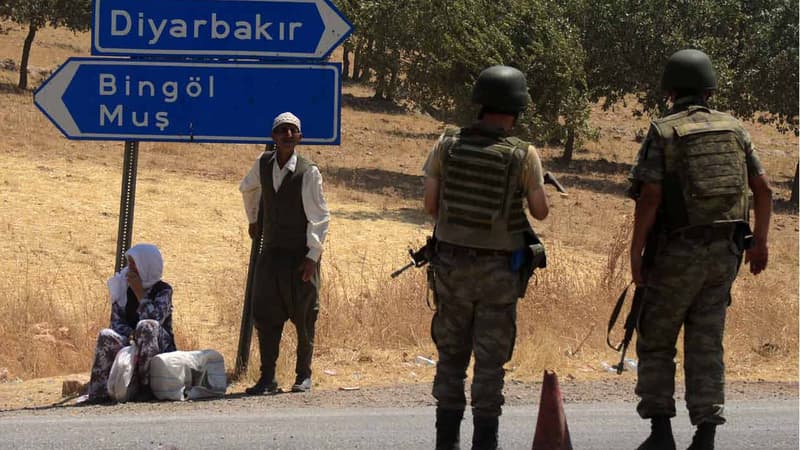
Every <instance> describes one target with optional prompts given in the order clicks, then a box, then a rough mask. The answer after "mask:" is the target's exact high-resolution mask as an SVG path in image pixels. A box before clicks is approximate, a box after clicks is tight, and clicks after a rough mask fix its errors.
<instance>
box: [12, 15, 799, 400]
mask: <svg viewBox="0 0 800 450" xmlns="http://www.w3.org/2000/svg"><path fill="white" fill-rule="evenodd" d="M4 25H5V24H4ZM21 42H22V31H21V29H19V28H18V27H17V28H13V27H12V29H11V31H10V32H9V33H8V34H7V35H0V59H3V58H12V59H15V60H18V58H19V56H18V45H17V44H20V43H21ZM75 49H78V50H75ZM87 49H88V35H86V34H83V35H77V36H76V35H73V34H72V33H69V32H64V31H62V30H46V31H45V32H44V33H42V34H40V35H37V41H36V43H35V46H34V51H33V53H32V55H31V57H32V64H33V65H34V66H36V67H43V68H53V67H54V66H55V64H56V63H58V62H61V61H63V60H64V59H65V58H66V57H67V56H72V55H77V54H86V52H87ZM16 76H17V73H16V72H11V71H3V70H0V87H2V89H0V135H2V136H3V140H2V141H0V234H1V235H2V239H0V273H1V274H2V275H3V276H2V278H0V342H3V343H4V345H3V346H2V347H0V377H2V376H3V375H2V373H3V369H6V370H7V371H8V373H9V375H8V377H9V378H10V379H15V378H21V379H29V378H33V377H40V376H52V375H56V374H66V373H74V372H81V373H86V372H87V371H88V368H89V365H90V364H91V357H92V348H93V346H94V340H95V337H96V333H97V331H98V330H99V329H100V328H102V327H105V326H107V322H108V301H107V298H106V292H105V280H106V279H107V278H108V277H109V276H110V275H111V269H112V267H113V259H114V251H115V246H116V231H117V220H118V218H117V213H118V204H119V190H120V186H119V185H120V180H121V165H122V153H123V144H122V143H117V142H111V143H109V142H77V141H68V140H66V139H64V138H63V137H61V136H60V134H59V133H58V131H57V130H56V129H55V128H54V127H53V126H52V125H51V124H50V123H49V122H48V121H47V120H46V119H45V118H44V117H43V115H42V114H41V113H39V111H38V110H36V108H35V107H34V106H33V105H32V101H31V93H30V92H29V91H26V92H19V91H17V90H15V89H13V88H12V87H10V86H11V84H12V83H14V82H15V81H16ZM344 94H345V98H344V101H343V104H344V109H343V119H342V128H343V142H342V145H341V146H338V147H315V148H308V147H307V148H302V149H301V152H305V153H306V154H307V155H310V156H311V157H312V158H313V159H314V160H315V161H317V162H318V163H319V165H320V167H321V170H322V173H323V177H324V178H325V183H326V195H327V197H328V202H329V205H330V207H331V212H332V222H331V228H330V233H329V236H328V240H327V242H326V248H325V256H324V260H323V290H322V293H321V305H322V309H321V312H320V318H319V321H318V334H317V348H316V352H315V362H314V368H315V371H316V373H317V374H318V375H317V376H316V377H315V382H317V383H319V386H320V387H321V388H336V387H343V386H352V385H378V384H392V383H406V382H407V383H413V382H430V380H431V379H432V376H433V371H434V369H433V368H432V367H430V366H428V365H425V364H420V363H418V362H417V361H416V356H418V355H421V356H425V357H428V358H433V359H435V357H436V354H435V349H434V347H433V345H432V343H431V341H430V337H429V324H430V319H431V315H432V312H431V311H430V310H429V309H428V308H427V306H426V305H425V296H426V293H425V277H424V271H420V270H409V271H408V272H406V273H405V274H404V275H403V276H402V277H400V278H398V279H390V278H389V276H388V274H389V273H390V272H391V271H392V270H394V269H395V268H397V267H399V266H401V265H403V264H405V262H406V258H407V256H406V249H407V248H408V246H412V245H413V246H418V245H420V244H421V243H422V242H424V237H425V235H426V234H427V233H429V231H430V228H431V224H430V222H429V220H428V219H427V218H426V217H425V216H424V214H423V213H422V212H421V211H420V209H421V208H420V205H419V202H420V200H419V199H420V195H421V192H422V189H421V177H420V174H421V171H420V168H421V166H422V163H423V161H424V158H425V156H426V154H427V151H428V150H429V148H430V146H431V145H432V143H433V140H434V138H435V136H436V134H437V133H438V132H439V131H440V130H441V128H442V125H443V124H441V123H438V122H436V121H435V120H433V119H431V118H430V117H427V116H422V115H417V114H412V113H401V112H398V111H397V110H396V109H387V108H386V105H383V104H380V103H374V102H372V101H371V100H369V98H368V97H369V96H370V92H369V90H368V89H366V88H364V87H361V86H347V87H346V88H345V92H344ZM592 120H593V124H594V125H595V126H596V127H598V129H599V130H600V132H601V139H600V141H598V142H596V143H591V144H589V145H588V146H587V148H586V149H585V150H582V151H579V152H578V153H577V154H576V158H575V161H573V162H572V163H571V164H566V165H565V164H561V163H558V162H557V161H556V157H557V156H559V154H560V150H559V149H554V148H543V149H541V151H542V155H543V159H544V163H545V165H546V167H547V168H548V169H549V170H552V171H553V172H554V173H556V175H558V176H559V177H560V180H561V181H562V183H563V184H564V185H566V187H567V188H568V189H569V191H570V193H569V196H559V195H556V194H555V193H552V192H551V193H549V195H550V201H551V204H552V212H551V216H550V217H549V218H548V219H547V220H545V221H544V222H541V223H537V231H539V232H540V235H541V236H542V237H543V239H544V240H545V242H546V244H547V248H548V263H549V265H548V268H547V269H546V270H544V271H541V272H540V273H538V274H537V276H536V278H535V279H534V280H533V281H532V283H531V285H530V287H529V291H528V295H527V296H526V298H525V299H524V300H522V301H521V302H520V304H519V323H518V335H517V345H516V350H515V354H514V358H513V360H512V361H511V363H510V364H509V369H510V370H511V371H512V372H511V374H510V377H511V378H514V379H520V380H532V379H538V378H539V377H540V374H541V370H542V369H544V368H551V369H556V370H558V371H559V372H561V373H564V374H566V375H567V376H569V377H574V378H578V379H588V378H598V377H604V376H608V374H607V373H606V372H605V371H604V369H603V368H602V363H603V362H608V363H613V362H615V361H614V360H615V358H616V357H617V355H616V354H615V353H613V352H612V351H610V350H609V349H607V347H606V345H605V326H606V322H607V320H608V315H609V313H610V311H611V308H612V306H613V302H614V301H615V300H616V297H617V295H618V294H619V292H620V291H621V289H622V287H623V286H624V284H625V283H626V280H627V278H628V275H627V273H628V272H627V271H628V267H627V254H626V252H627V240H628V238H629V233H630V221H631V217H630V214H631V212H632V204H631V203H630V202H629V201H628V200H626V199H625V198H624V196H623V195H622V193H623V191H624V188H625V177H626V174H627V170H628V169H629V167H630V163H631V162H632V161H633V156H634V153H635V151H636V148H637V145H638V144H636V143H635V142H634V141H633V139H632V138H633V135H634V134H635V132H636V131H637V130H639V129H641V128H644V127H646V126H647V121H646V120H643V119H631V118H630V116H629V111H628V110H626V109H624V108H620V109H618V110H616V111H601V110H599V109H597V110H596V111H594V114H593V118H592ZM748 128H749V129H750V131H751V134H752V135H753V139H754V142H755V143H756V145H757V146H758V147H759V149H760V152H761V156H762V161H763V163H764V165H765V166H766V168H767V170H768V172H769V174H770V176H771V177H772V179H773V180H774V181H775V185H776V192H777V198H778V200H779V202H778V204H779V205H783V206H784V207H783V208H782V209H780V210H779V213H778V214H777V215H776V217H775V226H774V227H773V230H772V231H771V239H772V244H771V252H772V253H771V262H770V267H769V269H768V270H767V272H765V273H764V274H763V275H761V276H759V277H753V276H752V275H750V274H748V273H744V272H745V270H743V273H742V275H741V276H740V278H739V280H738V281H737V283H736V285H735V288H734V304H733V307H732V308H731V309H730V310H729V319H728V332H727V335H726V339H725V345H726V350H727V352H728V368H729V370H728V373H729V376H731V377H733V378H744V379H758V378H762V379H782V380H797V361H798V351H797V345H798V337H797V336H798V334H797V331H798V329H797V327H798V298H797V294H798V273H797V272H798V241H797V237H798V224H797V215H796V213H792V212H790V211H788V210H787V208H786V207H785V206H786V204H785V200H784V199H785V198H787V197H788V190H789V187H790V186H789V184H788V183H787V180H788V179H790V177H791V176H792V175H793V174H794V167H795V164H796V163H797V139H796V138H795V137H794V136H789V135H781V134H779V133H776V132H775V131H774V130H773V129H771V128H769V127H765V126H762V125H757V124H751V125H748ZM259 152H260V147H259V146H255V145H238V146H237V145H221V144H215V145H209V144H194V145H187V144H163V143H158V144H154V143H143V144H142V146H141V150H140V161H139V170H140V171H139V182H138V187H137V196H136V210H135V222H134V241H136V242H155V243H157V244H158V245H159V246H160V247H161V248H162V251H163V253H164V256H165V261H166V265H165V279H166V280H167V281H169V282H170V283H171V284H172V285H173V287H174V288H175V298H174V302H175V326H176V334H177V336H178V344H179V346H180V347H181V348H185V349H195V348H215V349H218V350H220V351H221V352H222V353H223V354H224V355H225V358H226V360H227V361H228V362H229V364H230V363H232V362H233V361H234V360H235V349H236V345H237V339H238V334H239V333H238V328H239V322H240V315H241V309H242V296H243V293H244V282H245V276H246V264H247V261H248V256H249V255H248V252H249V248H250V245H249V239H248V238H247V236H246V229H245V225H246V224H245V218H244V214H243V211H242V207H241V197H240V195H239V193H238V190H237V185H238V181H239V179H240V177H241V176H242V174H243V173H245V172H246V170H247V169H248V168H249V166H250V164H251V163H252V161H253V160H254V159H255V158H256V157H257V155H258V154H259ZM781 202H783V203H781ZM37 336H38V337H37ZM294 343H295V337H294V331H293V329H292V326H291V325H290V324H287V327H286V329H285V338H284V343H283V345H282V354H281V357H280V359H279V376H280V377H281V379H282V380H285V381H290V380H291V379H293V373H292V372H293V369H294V354H293V353H294ZM252 347H253V352H252V354H251V362H252V364H251V369H250V372H249V373H248V378H250V379H252V378H255V376H256V375H257V374H256V371H257V366H258V364H257V361H258V355H257V352H256V349H255V348H256V347H257V346H256V345H253V346H252ZM625 376H631V374H626V375H625ZM0 382H2V380H0Z"/></svg>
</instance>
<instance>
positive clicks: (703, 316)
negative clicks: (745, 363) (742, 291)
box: [630, 50, 772, 450]
mask: <svg viewBox="0 0 800 450" xmlns="http://www.w3.org/2000/svg"><path fill="white" fill-rule="evenodd" d="M662 88H663V89H664V91H665V92H666V94H667V95H668V96H669V98H670V100H671V101H672V109H671V110H670V111H669V113H668V115H667V116H666V117H664V118H661V119H658V120H656V121H654V122H653V123H652V125H651V127H650V130H649V133H648V135H647V138H646V139H645V141H644V143H643V144H642V147H641V150H640V151H639V155H638V157H637V161H636V165H635V166H634V167H633V169H632V171H631V176H630V178H631V181H632V186H631V192H630V193H631V196H632V197H633V198H634V199H636V212H635V219H634V231H633V238H632V242H631V272H632V275H633V280H634V282H635V283H636V285H637V287H638V288H640V289H644V291H643V292H644V294H643V305H644V307H643V310H642V315H641V316H640V318H639V322H638V326H637V336H638V337H637V345H636V351H637V353H638V356H639V365H638V382H637V384H636V394H637V395H638V396H639V397H640V399H641V400H640V402H639V405H638V407H637V410H638V412H639V415H640V416H641V417H642V418H645V419H651V424H652V425H651V426H652V432H651V434H650V436H649V437H648V438H647V440H645V441H644V443H643V444H642V445H641V446H640V447H639V448H640V449H674V448H675V441H674V439H673V436H672V428H671V425H670V418H672V417H674V416H675V400H674V398H673V394H674V386H675V380H674V379H675V362H674V358H675V355H676V349H675V346H676V341H677V338H678V333H679V332H680V330H681V327H683V329H684V372H685V380H686V406H687V408H688V410H689V416H690V419H691V422H692V424H693V425H696V426H697V430H696V432H695V435H694V438H693V440H692V444H691V447H689V448H690V449H695V450H696V449H713V448H714V435H715V430H716V426H717V425H720V424H723V423H725V418H724V415H723V412H724V403H725V398H724V384H725V366H724V362H723V349H722V340H723V331H724V327H725V313H726V308H727V307H728V305H729V303H730V289H731V285H732V284H733V281H734V279H735V278H736V275H737V273H738V269H739V266H740V263H741V256H742V253H743V252H744V251H745V247H746V245H745V242H746V239H745V236H746V235H747V234H749V226H748V222H749V205H748V195H747V189H748V186H749V188H750V189H751V190H752V191H753V203H754V215H755V221H754V222H755V223H754V229H753V235H752V245H750V247H749V249H747V250H746V252H747V254H746V259H745V261H746V262H748V263H749V264H750V271H751V272H752V273H753V274H758V273H760V272H761V271H762V270H764V268H765V267H766V265H767V231H768V229H769V222H770V215H771V210H772V206H771V205H772V194H771V189H770V186H769V182H768V180H767V177H766V175H765V173H764V169H763V168H762V167H761V164H760V163H759V160H758V157H757V155H756V152H755V149H754V148H753V145H752V143H751V141H750V136H749V135H748V133H747V131H745V129H744V128H743V127H742V125H741V124H740V123H739V121H737V120H736V119H734V118H733V117H731V116H729V115H727V114H724V113H721V112H718V111H715V110H713V109H711V108H709V106H708V104H707V100H708V98H709V96H710V95H711V93H713V91H714V89H715V88H716V76H715V74H714V70H713V67H712V65H711V60H710V59H709V58H708V56H707V55H706V54H705V53H703V52H701V51H698V50H681V51H679V52H677V53H675V54H673V55H672V56H671V57H670V58H669V60H668V61H667V64H666V67H665V70H664V74H663V79H662ZM650 233H655V234H654V235H653V236H650ZM648 237H649V238H650V239H648ZM651 247H652V248H651ZM644 252H654V253H652V254H653V255H654V258H653V263H652V265H651V266H649V267H643V260H644V257H643V253H644Z"/></svg>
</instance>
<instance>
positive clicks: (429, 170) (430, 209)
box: [422, 135, 444, 220]
mask: <svg viewBox="0 0 800 450" xmlns="http://www.w3.org/2000/svg"><path fill="white" fill-rule="evenodd" d="M443 140H444V135H442V136H441V137H439V140H438V141H436V144H435V145H434V146H433V149H432V150H431V152H430V153H429V154H428V159H427V160H425V165H424V166H423V167H422V171H423V172H425V195H424V197H423V207H424V208H425V212H426V213H428V214H430V215H431V216H432V217H433V218H434V220H435V219H437V218H438V217H439V184H440V183H439V178H440V177H441V176H442V142H443Z"/></svg>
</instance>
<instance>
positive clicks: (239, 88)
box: [34, 58, 342, 145]
mask: <svg viewBox="0 0 800 450" xmlns="http://www.w3.org/2000/svg"><path fill="white" fill-rule="evenodd" d="M341 86H342V85H341V66H340V65H339V64H337V63H316V64H264V63H225V64H220V63H213V62H171V61H150V60H124V59H112V58H70V59H68V60H67V62H65V63H64V64H63V65H62V66H61V67H60V68H59V69H58V70H57V71H56V72H55V73H53V75H51V76H50V78H48V79H47V80H46V81H45V82H44V83H43V84H42V85H41V87H39V89H37V90H36V92H35V94H34V101H35V103H36V106H38V107H39V109H41V110H42V112H44V114H45V115H46V116H47V117H48V118H49V119H50V120H51V121H52V122H53V123H54V124H55V125H56V126H57V127H58V128H59V129H60V130H61V132H62V133H64V135H65V136H67V137H68V138H70V139H94V140H126V141H127V140H137V141H186V142H189V141H191V142H240V143H248V142H258V143H261V142H270V141H271V139H270V126H271V125H272V119H273V118H274V117H275V116H276V115H278V114H280V113H282V112H284V111H291V112H293V113H294V114H296V115H297V116H298V117H300V120H301V121H302V125H303V143H304V144H319V145H338V144H339V142H340V137H341V136H340V125H341V114H340V113H341Z"/></svg>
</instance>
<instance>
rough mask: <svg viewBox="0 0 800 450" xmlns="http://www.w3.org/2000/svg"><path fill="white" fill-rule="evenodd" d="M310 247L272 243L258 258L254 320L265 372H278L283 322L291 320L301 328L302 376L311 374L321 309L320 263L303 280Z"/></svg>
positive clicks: (297, 367) (266, 374)
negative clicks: (277, 363) (303, 265)
mask: <svg viewBox="0 0 800 450" xmlns="http://www.w3.org/2000/svg"><path fill="white" fill-rule="evenodd" d="M305 255H306V249H305V248H303V249H300V250H288V249H281V248H271V247H268V248H266V249H265V250H264V252H263V253H262V254H261V256H260V257H259V260H258V265H257V269H256V281H255V286H254V300H253V322H254V324H255V328H256V330H257V331H258V347H259V352H260V354H261V375H262V376H264V377H267V378H272V377H274V376H275V364H276V362H277V360H278V354H279V351H280V341H281V335H282V333H283V325H284V324H285V323H286V321H287V320H291V321H292V323H293V324H294V326H295V329H296V330H297V363H296V365H295V373H296V374H297V377H298V378H301V379H302V378H307V377H310V376H311V358H312V356H313V353H314V331H315V327H316V322H317V315H318V313H319V285H320V273H319V271H320V264H319V262H317V270H316V272H315V273H314V275H313V276H312V277H311V279H310V280H309V281H303V279H302V272H301V271H300V270H299V267H300V264H301V263H302V262H303V260H304V259H305Z"/></svg>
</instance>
